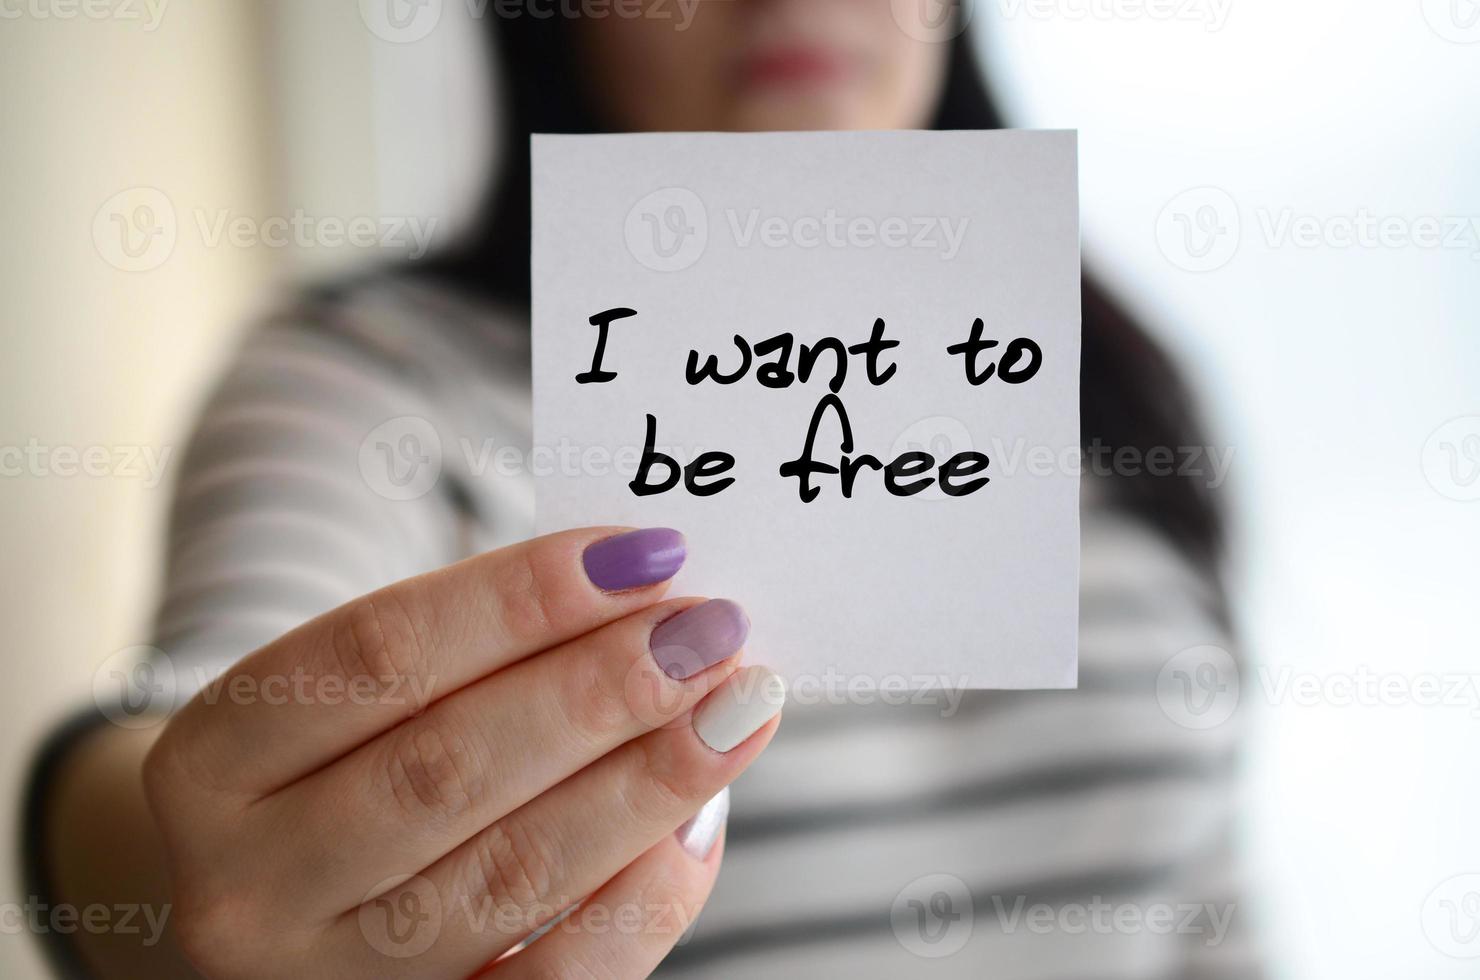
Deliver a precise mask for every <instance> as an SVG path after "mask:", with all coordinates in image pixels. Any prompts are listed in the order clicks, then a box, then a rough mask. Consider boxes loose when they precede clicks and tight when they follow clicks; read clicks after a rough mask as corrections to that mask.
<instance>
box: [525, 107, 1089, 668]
mask: <svg viewBox="0 0 1480 980" xmlns="http://www.w3.org/2000/svg"><path fill="white" fill-rule="evenodd" d="M531 153H532V164H533V181H534V183H533V204H534V214H533V222H534V224H533V330H534V394H535V433H534V436H535V445H536V447H540V448H541V449H542V450H544V455H543V460H544V463H543V465H540V466H537V467H536V469H537V470H538V472H537V473H536V493H537V502H538V504H537V507H538V520H539V525H540V529H541V530H542V531H550V530H557V529H560V528H565V527H572V526H578V525H587V524H605V523H612V524H630V525H634V526H643V527H647V526H668V527H675V528H678V529H680V530H682V531H683V532H684V533H685V534H686V535H687V536H688V542H689V559H688V563H687V565H686V566H685V568H684V570H683V572H681V573H680V576H679V579H678V581H677V582H676V589H675V591H674V592H673V594H675V595H678V594H685V593H691V594H698V595H709V596H723V597H727V598H732V599H735V600H736V601H738V602H740V603H741V604H743V605H744V607H745V608H746V610H747V611H748V612H749V614H750V617H751V620H752V631H751V636H750V641H749V643H748V644H747V657H748V659H750V660H752V661H757V662H765V663H768V664H770V665H772V666H773V667H775V668H776V669H778V670H779V671H781V672H782V673H783V674H785V675H786V676H788V677H789V678H790V679H791V680H792V682H793V685H794V686H798V687H799V689H803V690H812V691H814V692H823V691H827V692H836V691H839V690H844V689H846V688H847V687H848V686H849V685H851V686H853V687H854V688H855V689H857V690H865V689H867V690H874V691H880V690H882V691H888V690H894V691H903V690H911V689H918V688H925V687H973V688H1061V687H1073V686H1074V684H1075V681H1076V673H1077V628H1078V604H1079V603H1078V592H1079V478H1078V467H1077V459H1078V456H1077V453H1078V446H1079V323H1080V312H1079V230H1078V229H1079V225H1078V221H1079V212H1078V192H1077V156H1076V139H1075V134H1074V133H1072V132H1028V131H1003V132H983V133H977V132H960V133H913V132H910V133H905V132H883V133H786V134H780V133H773V134H744V135H736V134H640V135H603V136H537V137H535V138H534V140H533V143H532V146H531ZM615 308H628V309H631V310H634V311H636V313H635V315H633V316H628V317H625V318H621V319H616V320H613V321H612V322H611V324H610V327H609V329H608V339H607V343H606V347H605V351H604V356H603V358H602V364H601V369H602V370H603V371H607V372H612V373H614V374H615V375H616V376H615V378H614V379H611V380H606V381H590V382H588V383H585V384H581V383H578V382H577V380H576V379H577V376H578V375H582V374H583V373H586V372H589V371H591V369H592V363H593V355H594V352H595V347H596V342H597V338H598V329H597V327H595V326H593V325H592V324H591V322H590V318H591V317H592V316H593V315H597V314H600V313H602V312H603V311H607V310H610V309H615ZM879 318H882V319H883V320H884V321H885V326H884V337H885V338H886V339H892V340H895V341H898V342H899V346H898V347H894V348H891V349H887V350H883V351H881V352H880V353H879V355H878V357H877V365H876V367H877V370H878V371H879V372H880V373H881V374H882V372H884V371H885V370H887V369H888V367H889V366H890V365H894V366H895V369H894V371H893V374H892V376H890V377H889V378H888V379H887V380H886V381H884V383H882V384H877V385H876V384H871V383H870V381H871V379H870V378H869V377H867V376H866V370H865V369H866V366H867V365H866V364H865V358H864V356H862V355H860V354H854V355H850V356H849V357H848V358H847V361H848V363H847V368H846V371H847V373H846V377H845V378H844V380H843V383H842V386H841V388H840V390H839V392H838V399H839V400H840V401H841V403H842V405H843V409H844V411H845V412H846V414H847V419H848V423H849V426H850V427H851V429H852V434H853V447H852V452H851V454H850V455H851V456H853V457H855V458H856V457H858V456H860V455H863V454H869V455H872V456H874V457H877V458H878V459H879V460H881V461H882V462H884V463H888V462H890V461H891V460H893V459H894V458H895V457H896V456H898V455H899V454H900V453H903V452H906V451H912V450H913V451H924V452H929V453H931V454H932V456H933V457H934V461H935V466H934V467H932V468H931V469H930V470H929V471H928V472H927V473H926V474H925V475H927V476H931V477H934V476H935V475H936V474H937V472H938V468H939V466H940V465H941V464H942V463H944V462H945V461H946V460H947V459H949V458H951V457H953V456H955V455H956V454H958V453H963V452H978V453H984V454H986V455H987V456H988V457H989V460H990V462H989V463H988V464H987V467H986V469H985V470H984V471H982V472H981V473H980V474H978V476H987V477H989V481H990V482H988V483H986V484H985V485H983V486H980V487H979V488H977V489H975V490H974V491H972V492H970V493H967V494H965V495H959V496H951V495H947V494H946V493H943V492H942V491H941V489H940V483H939V481H938V480H934V481H933V482H932V483H931V484H930V486H929V488H928V489H927V490H925V491H923V492H920V493H917V494H914V495H910V496H897V495H894V494H892V493H890V492H888V490H887V489H886V486H885V481H884V474H883V473H881V472H879V471H877V470H874V469H872V468H863V469H861V470H860V471H859V472H858V475H857V480H856V483H855V486H854V490H853V495H852V497H851V498H849V499H845V498H844V497H843V495H842V492H841V481H840V478H839V477H838V476H836V475H828V474H818V475H814V476H813V477H812V485H813V486H815V487H816V488H817V489H818V493H817V496H816V498H815V499H814V500H813V501H812V502H810V503H803V502H802V500H801V494H800V492H799V489H800V481H799V480H798V478H796V477H784V476H782V475H781V474H780V472H779V467H780V466H781V465H782V464H783V463H785V462H786V461H788V460H793V459H796V458H798V457H800V456H801V455H802V450H803V443H804V441H805V439H806V436H807V432H808V429H809V426H810V424H811V422H812V419H813V414H814V411H816V410H817V409H818V405H819V402H821V401H822V400H823V399H824V396H826V395H827V394H828V393H829V382H830V380H831V379H832V378H833V375H834V369H835V366H836V364H837V362H838V358H836V357H835V356H834V355H833V354H832V353H831V352H824V353H822V354H820V355H819V357H818V358H817V363H816V370H815V371H814V373H813V375H812V377H811V378H810V379H809V380H808V381H807V382H806V383H802V382H801V381H800V380H799V379H798V380H796V381H794V382H793V383H792V384H791V385H790V387H786V388H770V387H765V386H763V385H762V384H761V383H760V382H759V381H758V380H757V370H758V369H759V368H762V367H764V366H766V365H769V364H772V363H774V361H775V359H776V355H775V354H771V355H769V356H764V357H763V356H761V355H757V354H754V353H753V354H752V363H751V368H750V371H749V372H748V374H746V375H745V376H744V377H743V378H742V379H741V380H739V381H737V382H735V383H733V384H726V385H720V384H716V383H715V382H714V381H713V380H712V379H711V380H704V381H703V382H701V383H699V384H697V385H694V384H690V383H688V381H687V380H686V365H687V362H688V358H689V352H690V350H691V349H692V350H695V351H697V352H698V361H699V363H700V364H701V365H702V364H703V363H704V362H705V360H706V359H707V358H708V357H709V355H711V354H713V355H716V356H717V358H718V366H719V368H720V370H721V371H723V372H725V373H729V372H731V371H733V370H735V369H736V368H737V367H738V366H739V365H740V363H741V357H742V354H741V351H740V350H739V349H738V348H737V346H736V344H735V341H734V339H733V338H734V336H735V335H736V334H739V335H742V336H743V337H744V338H746V340H747V342H748V344H749V345H751V346H752V347H754V346H755V345H758V344H760V343H762V342H763V341H765V340H766V339H767V338H771V337H774V336H776V335H779V334H782V333H791V334H793V335H794V339H795V343H794V349H793V350H792V354H791V358H790V360H789V363H788V364H787V367H788V368H789V369H790V370H791V371H792V372H793V373H794V372H796V371H797V370H798V353H799V352H798V350H797V349H795V347H796V346H799V345H800V344H803V343H807V344H816V343H817V342H818V341H819V340H820V339H821V338H823V337H829V336H830V337H836V338H838V339H839V340H841V341H842V342H843V344H845V345H851V344H856V343H859V342H862V341H866V340H867V339H868V338H869V336H870V333H871V330H872V329H873V327H874V323H875V321H876V320H877V319H879ZM978 318H980V319H981V320H982V321H983V331H982V336H983V338H984V339H993V340H997V341H999V342H1000V343H999V346H997V347H996V348H993V349H990V350H988V351H986V352H985V353H984V354H983V355H982V358H981V360H980V362H979V364H978V367H979V368H981V369H983V370H984V369H985V367H986V366H987V365H990V364H993V363H994V362H996V361H998V360H999V359H1001V360H1003V361H1005V362H1006V363H1004V364H999V365H998V368H997V370H994V371H993V373H992V376H991V377H989V378H987V379H986V380H985V381H983V382H982V383H981V384H979V385H973V384H970V383H969V382H968V380H967V373H966V364H965V357H964V356H963V355H961V354H949V353H947V351H946V348H947V347H949V346H951V345H955V344H959V343H961V342H963V341H966V340H967V339H968V337H969V336H970V334H971V330H972V325H973V321H974V320H976V319H978ZM1016 338H1027V339H1029V340H1031V341H1032V342H1033V343H1034V344H1036V345H1037V347H1038V349H1039V351H1040V352H1041V359H1035V358H1034V356H1033V355H1032V353H1031V351H1030V350H1027V349H1025V348H1017V349H1014V351H1013V355H1012V356H1011V358H1010V359H1008V358H1004V357H1003V356H1002V355H1003V352H1004V350H1005V349H1006V348H1007V347H1008V344H1009V342H1010V341H1013V340H1014V339H1016ZM1035 360H1036V362H1037V365H1038V366H1037V370H1036V373H1033V372H1032V370H1031V367H1032V365H1033V364H1034V363H1035ZM1003 369H1006V370H1007V371H1008V373H1009V375H1014V373H1015V372H1017V373H1021V374H1023V375H1030V376H1028V377H1027V379H1026V380H1020V381H1019V382H1018V383H1005V382H1004V381H1003V379H1002V377H1001V371H1002V370H1003ZM648 415H652V416H653V417H654V418H655V420H656V426H655V432H656V436H655V444H656V448H658V449H662V450H666V451H667V453H668V454H669V455H670V456H673V457H674V458H676V459H678V460H679V462H680V463H688V462H690V461H691V460H692V459H694V458H695V457H696V456H697V455H698V454H700V453H704V452H723V453H728V454H730V455H732V456H733V457H734V465H733V468H732V469H730V470H729V471H727V472H725V473H722V474H718V475H710V476H707V477H702V478H701V479H700V480H699V483H700V484H701V485H703V484H707V483H712V482H713V481H714V480H716V479H720V478H733V479H734V482H733V484H730V485H728V486H727V487H726V488H725V489H723V490H722V491H720V492H718V493H714V494H711V495H706V496H698V495H695V494H693V493H690V492H689V491H688V489H686V487H685V485H684V483H683V481H682V480H680V482H679V484H678V485H677V486H675V487H674V488H673V489H671V490H668V491H667V492H663V493H655V494H650V495H646V496H638V495H636V494H635V493H634V492H633V491H632V489H630V487H629V483H630V481H632V479H633V477H634V474H635V472H636V469H637V463H638V458H639V455H640V454H641V452H642V450H643V447H644V442H645V435H646V431H647V416H648ZM840 439H841V429H840V426H839V420H838V415H837V413H836V411H835V409H833V408H828V409H826V410H825V412H824V415H823V421H822V422H821V423H820V425H819V427H818V430H817V437H816V442H815V446H814V449H813V451H812V454H811V458H813V459H815V460H817V461H820V462H825V463H828V464H830V465H833V466H838V465H839V462H840V457H841V456H842V455H843V453H842V451H841V448H840ZM541 458H542V457H541V456H536V457H535V460H536V461H537V462H538V461H539V460H540V459H541ZM961 462H962V464H964V463H965V462H966V460H964V459H963V460H962V461H961ZM958 465H961V464H958ZM966 468H967V469H969V468H970V467H969V466H967V467H966ZM665 473H666V470H664V469H663V468H662V467H659V468H658V469H656V470H655V471H654V474H655V475H656V476H662V475H664V474H665ZM918 479H920V477H919V476H913V475H909V476H900V477H899V479H898V481H897V482H899V483H900V484H906V485H908V484H911V483H913V482H914V481H915V480H918ZM969 479H971V477H969V476H965V475H960V474H958V475H957V476H956V477H955V478H954V480H953V485H954V486H958V487H959V486H961V485H962V484H964V483H968V482H969ZM827 696H834V695H832V694H829V695H827Z"/></svg>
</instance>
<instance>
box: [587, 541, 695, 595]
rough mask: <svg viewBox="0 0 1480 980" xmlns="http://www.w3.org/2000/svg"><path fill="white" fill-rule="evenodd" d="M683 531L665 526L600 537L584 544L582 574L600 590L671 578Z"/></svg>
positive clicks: (679, 555) (681, 554) (680, 558)
mask: <svg viewBox="0 0 1480 980" xmlns="http://www.w3.org/2000/svg"><path fill="white" fill-rule="evenodd" d="M686 553H687V551H686V549H685V548H684V541H683V535H682V534H679V533H678V532H677V531H675V530H673V529H672V528H668V527H648V528H643V529H642V530H640V531H628V532H626V533H625V534H618V535H614V536H613V537H610V538H603V539H602V540H600V541H597V542H596V543H595V544H592V545H588V546H587V547H586V553H585V555H584V556H583V557H582V561H583V562H584V563H585V565H586V577H587V578H589V579H590V580H591V584H592V585H594V586H596V587H597V588H598V589H600V590H602V591H603V592H621V591H622V590H623V589H636V588H639V587H641V586H644V585H652V584H653V583H654V582H662V581H665V580H667V579H670V578H672V577H673V576H674V575H675V574H676V573H677V572H678V570H679V568H680V567H681V566H682V565H683V560H684V555H685V554H686Z"/></svg>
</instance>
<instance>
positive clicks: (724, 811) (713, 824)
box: [674, 786, 730, 861]
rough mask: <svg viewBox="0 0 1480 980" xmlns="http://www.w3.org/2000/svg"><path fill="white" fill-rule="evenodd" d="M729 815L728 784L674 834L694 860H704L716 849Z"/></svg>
mask: <svg viewBox="0 0 1480 980" xmlns="http://www.w3.org/2000/svg"><path fill="white" fill-rule="evenodd" d="M729 815H730V787H728V786H726V787H725V788H724V789H722V790H720V791H719V792H718V793H717V794H715V796H714V798H713V799H711V800H710V801H709V802H708V803H706V804H704V808H703V809H702V810H700V811H699V812H698V813H696V814H694V815H693V816H692V817H690V818H689V819H688V820H687V821H685V822H684V825H683V826H682V827H680V828H678V830H677V831H675V832H674V836H676V837H677V838H678V842H679V843H680V844H682V845H683V849H684V850H686V851H688V852H689V855H690V856H691V857H693V858H694V860H696V861H702V860H704V859H705V858H707V857H709V852H710V851H712V850H714V843H715V841H717V840H719V831H720V828H721V827H723V826H724V825H725V818H726V817H728V816H729Z"/></svg>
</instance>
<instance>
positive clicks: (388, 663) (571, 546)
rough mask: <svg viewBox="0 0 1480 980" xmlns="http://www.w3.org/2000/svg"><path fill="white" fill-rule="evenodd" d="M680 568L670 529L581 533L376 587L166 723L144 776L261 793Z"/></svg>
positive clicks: (654, 587)
mask: <svg viewBox="0 0 1480 980" xmlns="http://www.w3.org/2000/svg"><path fill="white" fill-rule="evenodd" d="M683 558H684V545H683V538H682V536H681V535H680V534H679V533H678V532H677V531H669V530H666V529H657V528H653V529H647V530H642V531H623V529H621V528H586V529H581V530H575V531H567V532H563V533H560V534H552V535H548V536H546V537H543V538H536V539H534V540H532V541H528V542H525V543H523V544H518V545H514V546H512V547H508V548H503V549H500V550H498V551H493V552H488V553H487V554H483V555H479V556H477V557H474V558H470V559H468V560H466V561H463V562H459V563H457V564H455V565H451V566H448V567H447V568H443V569H439V570H437V571H435V572H431V573H428V574H426V575H421V576H418V577H416V578H413V579H407V580H406V581H403V582H398V583H396V584H395V585H391V586H388V587H386V588H384V589H380V590H379V591H377V592H373V593H371V594H370V595H368V596H365V597H363V598H360V599H357V600H355V601H353V602H350V603H348V604H346V605H344V606H341V607H340V608H338V609H335V610H333V611H331V612H329V613H326V614H324V615H323V616H320V617H319V618H317V619H315V620H313V621H311V622H309V623H306V624H304V625H303V626H301V627H299V628H298V629H296V630H294V631H292V632H291V633H288V634H287V635H286V636H283V637H282V638H280V639H278V640H276V641H274V642H273V643H270V644H268V645H267V646H266V647H264V648H262V649H261V650H259V651H257V652H256V653H254V654H252V655H251V656H250V657H247V658H246V659H245V660H243V661H242V662H241V663H240V664H238V665H237V666H236V667H234V668H233V669H232V670H231V671H229V672H228V673H227V674H226V675H225V676H224V677H223V678H221V679H220V680H219V681H218V682H217V683H215V684H213V685H211V687H210V688H208V689H207V690H206V691H205V692H203V694H202V696H201V697H198V698H196V699H195V700H194V701H192V702H191V703H190V704H189V705H187V706H186V707H185V708H184V709H182V710H181V711H180V713H179V714H178V715H176V717H175V718H174V719H173V720H172V722H171V724H170V727H169V729H168V730H167V731H166V733H165V735H164V736H163V737H162V738H161V740H160V743H159V745H158V746H157V747H156V751H155V754H154V765H153V768H155V769H163V770H166V771H173V772H179V773H182V774H184V775H187V776H189V777H193V778H195V779H197V780H199V781H200V782H201V783H202V784H203V785H206V786H210V787H213V788H216V789H218V790H223V791H230V792H234V793H240V794H241V795H243V796H246V797H248V798H260V797H262V796H266V795H267V794H269V793H271V792H273V791H274V790H276V789H279V788H281V787H283V786H285V785H287V784H289V783H291V782H293V781H294V780H296V779H299V778H301V777H303V776H304V775H306V774H308V773H310V772H312V771H314V770H316V769H318V768H319V767H321V766H323V765H325V764H327V763H329V762H331V761H333V760H334V759H336V758H338V757H339V756H341V755H343V754H345V753H347V752H349V751H350V750H351V749H353V748H355V747H356V746H358V745H360V744H361V743H363V742H365V741H367V740H369V739H370V738H372V737H374V736H375V735H378V734H379V733H381V732H383V731H386V730H387V729H389V728H391V727H393V726H395V725H397V724H399V723H400V722H402V721H404V720H406V718H408V717H410V716H412V715H414V714H416V713H417V712H419V711H421V710H423V709H424V708H425V707H426V706H427V704H428V703H429V702H431V701H435V700H437V699H439V698H443V697H446V696H447V695H449V694H451V693H452V692H453V691H456V690H458V689H459V688H462V687H464V686H465V685H467V684H469V683H471V682H473V681H475V680H477V679H478V678H480V677H483V676H485V675H487V674H489V673H491V672H493V671H495V670H497V669H499V668H501V667H504V666H507V665H509V664H512V663H514V662H516V661H518V660H521V659H522V658H524V657H527V656H529V655H531V654H534V653H538V652H540V651H542V650H545V649H548V648H550V647H552V646H555V645H557V644H559V643H561V642H564V641H566V640H569V639H572V638H574V637H577V636H580V635H582V634H584V633H587V632H590V631H591V630H593V629H596V628H597V627H600V626H602V625H603V624H605V623H608V622H611V621H613V620H616V619H618V618H620V617H622V616H624V615H626V614H628V613H631V612H633V611H635V610H637V609H641V608H643V607H645V606H648V605H650V604H651V603H653V602H654V601H655V600H656V599H657V598H658V597H659V596H660V595H661V594H662V591H663V589H664V587H665V583H666V582H667V581H668V579H670V578H671V577H672V576H673V574H674V573H675V572H676V571H677V570H678V568H679V566H680V565H681V564H682V563H683ZM166 782H167V781H166Z"/></svg>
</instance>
